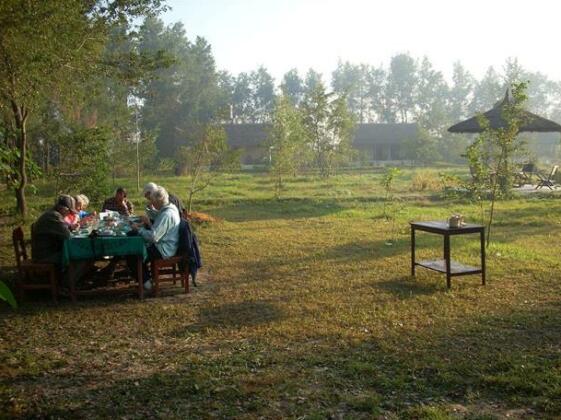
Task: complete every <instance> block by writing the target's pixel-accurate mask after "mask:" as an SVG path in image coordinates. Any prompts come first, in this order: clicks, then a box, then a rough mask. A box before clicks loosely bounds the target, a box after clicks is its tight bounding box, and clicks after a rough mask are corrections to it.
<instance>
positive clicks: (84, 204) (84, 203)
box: [74, 194, 96, 220]
mask: <svg viewBox="0 0 561 420" xmlns="http://www.w3.org/2000/svg"><path fill="white" fill-rule="evenodd" d="M74 200H76V211H77V212H78V216H80V220H82V219H85V218H88V217H91V216H95V215H96V212H95V211H94V212H89V211H86V209H87V208H88V206H89V205H90V199H89V198H88V197H87V196H85V195H84V194H78V195H77V196H76V197H74Z"/></svg>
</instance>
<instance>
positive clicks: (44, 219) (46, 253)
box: [31, 195, 91, 283]
mask: <svg viewBox="0 0 561 420" xmlns="http://www.w3.org/2000/svg"><path fill="white" fill-rule="evenodd" d="M73 206H74V202H73V199H72V197H70V196H69V195H61V196H59V197H58V198H57V200H56V203H55V206H54V207H53V208H52V209H49V210H47V211H46V212H44V213H43V214H42V215H41V216H40V217H39V219H37V221H36V222H35V223H34V224H33V226H32V228H31V254H32V259H33V261H36V262H42V263H51V264H55V265H56V267H57V269H58V271H59V272H60V273H61V274H62V271H63V267H62V265H61V264H62V248H63V245H64V241H65V240H66V239H69V238H70V230H69V228H68V224H67V223H66V222H65V221H64V218H65V217H66V216H67V215H68V214H70V212H71V211H72V209H73ZM75 264H76V269H75V270H74V271H73V273H74V275H75V277H74V281H75V282H76V283H77V282H78V280H79V279H81V278H82V277H83V274H84V273H85V272H86V271H87V269H88V268H89V267H90V266H91V262H89V261H80V262H77V263H75ZM61 277H62V276H61Z"/></svg>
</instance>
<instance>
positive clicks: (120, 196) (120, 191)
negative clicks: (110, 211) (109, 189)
mask: <svg viewBox="0 0 561 420" xmlns="http://www.w3.org/2000/svg"><path fill="white" fill-rule="evenodd" d="M115 198H116V199H117V201H119V202H121V201H125V198H127V190H125V189H124V188H123V187H119V188H117V189H116V190H115Z"/></svg>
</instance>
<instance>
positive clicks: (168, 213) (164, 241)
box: [131, 186, 180, 290]
mask: <svg viewBox="0 0 561 420" xmlns="http://www.w3.org/2000/svg"><path fill="white" fill-rule="evenodd" d="M150 203H151V205H152V206H153V207H154V209H155V210H156V211H157V214H156V217H155V219H154V222H151V221H149V220H148V221H144V226H142V225H138V224H133V225H132V228H133V230H136V231H138V234H139V235H140V236H142V238H143V239H144V241H145V242H146V245H147V251H148V257H149V260H150V261H152V260H156V259H162V258H163V259H166V258H170V257H173V256H174V255H175V254H176V253H177V247H178V245H179V222H180V216H179V211H178V210H177V207H176V206H175V205H173V204H171V203H170V202H169V195H168V192H167V191H166V190H165V188H164V187H160V186H158V187H157V188H156V189H155V190H154V191H153V192H152V194H151V195H150ZM132 266H133V267H134V264H132ZM131 268H132V267H131ZM143 271H144V279H145V283H144V287H145V288H146V290H150V289H151V288H152V282H151V280H150V272H149V270H148V264H144V270H143Z"/></svg>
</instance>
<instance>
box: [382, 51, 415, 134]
mask: <svg viewBox="0 0 561 420" xmlns="http://www.w3.org/2000/svg"><path fill="white" fill-rule="evenodd" d="M416 74H417V65H416V63H415V60H414V59H413V58H412V57H411V56H410V55H409V54H398V55H396V56H394V57H392V59H391V62H390V71H389V74H388V83H387V94H388V96H389V98H391V102H392V104H393V105H394V106H395V109H396V111H397V115H398V118H399V121H400V122H402V123H406V122H408V121H409V119H410V117H411V116H412V115H413V112H414V108H415V97H414V91H415V86H416V84H417V76H416Z"/></svg>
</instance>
